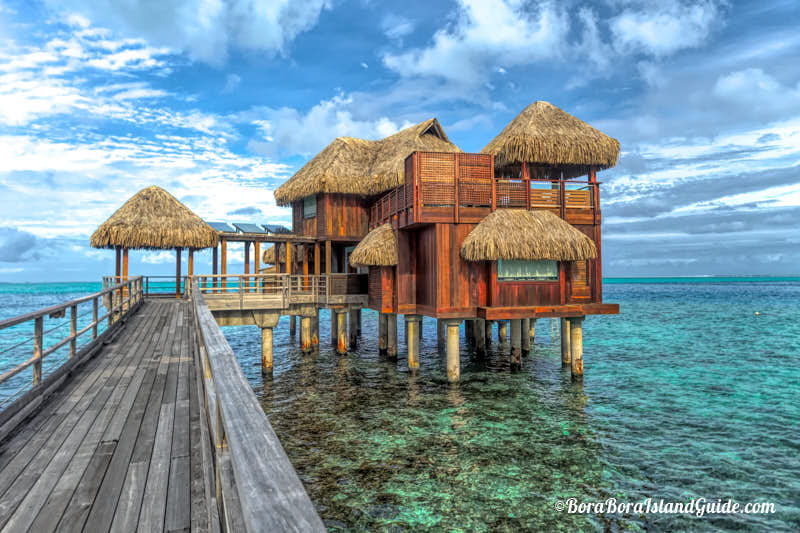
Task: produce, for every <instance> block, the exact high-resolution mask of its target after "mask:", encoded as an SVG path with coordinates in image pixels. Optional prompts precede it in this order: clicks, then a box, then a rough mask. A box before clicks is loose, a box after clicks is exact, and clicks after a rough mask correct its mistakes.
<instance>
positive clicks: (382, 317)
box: [378, 313, 389, 355]
mask: <svg viewBox="0 0 800 533" xmlns="http://www.w3.org/2000/svg"><path fill="white" fill-rule="evenodd" d="M388 327H389V321H388V319H387V318H386V313H380V314H379V315H378V354H380V355H386V344H387V340H388V331H387V329H388Z"/></svg>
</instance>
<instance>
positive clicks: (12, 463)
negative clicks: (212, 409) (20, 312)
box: [0, 300, 218, 532]
mask: <svg viewBox="0 0 800 533" xmlns="http://www.w3.org/2000/svg"><path fill="white" fill-rule="evenodd" d="M190 313H191V308H190V306H189V304H188V303H187V302H186V301H181V300H171V301H169V300H149V301H145V303H144V304H143V307H142V308H141V309H140V310H139V311H138V312H137V313H135V314H134V315H133V316H131V317H130V318H129V319H128V321H127V323H126V324H125V325H124V327H123V329H122V330H121V331H120V332H119V334H117V335H116V337H115V338H114V339H113V340H112V341H111V342H110V343H109V344H108V345H107V346H104V347H103V348H102V349H101V350H100V353H99V354H97V355H96V356H95V357H93V358H92V359H91V360H89V361H87V362H86V363H85V364H84V365H83V366H82V367H80V368H79V369H78V370H77V371H75V373H74V374H73V375H72V376H71V378H70V379H68V380H67V381H66V383H65V385H64V386H63V387H62V388H61V389H60V390H59V391H57V392H55V393H54V394H53V395H52V396H50V397H49V398H48V399H47V400H46V401H45V402H44V403H43V405H42V406H41V407H40V408H39V409H38V410H37V411H36V412H35V413H34V414H32V415H31V416H30V417H29V418H28V419H27V420H26V421H25V422H23V423H22V424H21V425H20V426H18V427H17V429H16V430H15V431H14V433H13V434H12V435H11V436H10V437H8V438H7V439H6V440H5V441H3V442H2V443H0V526H2V528H3V529H2V531H36V532H47V531H87V532H103V531H112V530H114V531H135V530H137V529H138V530H139V531H189V530H192V531H208V530H215V529H218V524H214V522H213V521H214V520H215V518H213V516H215V515H214V513H213V512H212V511H211V509H212V508H213V505H209V502H213V497H214V494H213V492H212V491H213V490H214V489H213V485H212V487H211V488H210V489H209V485H210V484H209V483H208V480H209V479H212V480H213V476H212V477H209V476H210V475H211V474H210V473H209V469H210V468H212V465H208V464H204V463H203V453H202V448H201V447H202V446H203V442H202V436H201V435H202V432H201V406H200V404H199V402H198V388H197V383H198V381H197V380H196V379H195V364H196V361H195V360H194V358H195V356H194V355H193V354H194V350H192V348H191V347H192V346H193V342H194V340H193V336H194V334H195V332H194V328H193V327H192V320H191V314H190Z"/></svg>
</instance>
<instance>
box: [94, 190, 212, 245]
mask: <svg viewBox="0 0 800 533" xmlns="http://www.w3.org/2000/svg"><path fill="white" fill-rule="evenodd" d="M218 241H219V236H218V235H217V232H216V231H214V229H213V228H212V227H211V226H209V225H208V224H206V223H205V222H204V221H203V220H202V219H201V218H200V217H198V216H197V215H195V214H194V213H193V212H192V210H191V209H189V208H188V207H186V206H185V205H183V204H182V203H180V202H179V201H178V200H177V199H176V198H175V197H174V196H172V195H171V194H170V193H168V192H167V191H165V190H164V189H162V188H160V187H147V188H146V189H142V190H141V191H139V192H138V193H136V194H135V195H133V196H132V197H131V198H130V199H129V200H128V201H127V202H125V204H124V205H123V206H122V207H120V208H119V209H117V210H116V211H115V212H114V214H113V215H111V217H110V218H109V219H108V220H106V221H105V222H103V223H102V224H101V225H100V227H99V228H97V230H96V231H95V232H94V233H93V234H92V239H91V245H92V246H93V247H95V248H113V247H115V246H122V247H125V248H145V249H149V250H163V249H169V248H198V249H200V248H209V247H211V246H216V245H217V242H218Z"/></svg>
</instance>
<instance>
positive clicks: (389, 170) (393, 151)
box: [275, 118, 461, 205]
mask: <svg viewBox="0 0 800 533" xmlns="http://www.w3.org/2000/svg"><path fill="white" fill-rule="evenodd" d="M417 150H419V151H431V152H460V151H461V149H460V148H458V146H456V145H455V144H453V143H451V142H450V139H448V137H447V135H446V134H445V132H444V129H443V128H442V126H441V124H439V121H438V120H436V119H435V118H431V119H428V120H426V121H423V122H420V123H419V124H416V125H414V126H410V127H408V128H405V129H403V130H400V131H398V132H397V133H395V134H393V135H390V136H388V137H386V138H384V139H381V140H377V141H368V140H364V139H357V138H355V137H337V138H336V139H334V141H333V142H332V143H330V144H329V145H328V146H326V147H325V148H324V149H323V150H322V151H321V152H320V153H319V154H317V155H316V156H314V157H313V158H312V159H311V160H310V161H309V162H308V163H306V164H305V165H304V166H303V167H302V168H301V169H300V170H298V171H297V172H296V173H295V174H294V176H292V177H291V178H289V180H288V181H287V182H286V183H284V184H283V185H281V186H280V187H278V189H276V190H275V201H276V202H277V203H278V204H279V205H286V204H289V203H291V202H294V201H297V200H300V199H302V198H304V197H306V196H310V195H312V194H319V193H341V194H356V195H359V196H372V195H375V194H380V193H382V192H384V191H388V190H390V189H393V188H394V187H397V186H398V185H401V184H402V183H403V179H404V170H405V169H404V166H403V165H404V162H405V158H406V157H407V156H408V155H409V154H410V153H411V152H414V151H417Z"/></svg>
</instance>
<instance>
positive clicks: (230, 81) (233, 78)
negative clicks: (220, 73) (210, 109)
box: [222, 74, 242, 93]
mask: <svg viewBox="0 0 800 533" xmlns="http://www.w3.org/2000/svg"><path fill="white" fill-rule="evenodd" d="M241 82H242V77H241V76H239V75H238V74H228V77H227V78H225V87H223V88H222V92H223V93H232V92H233V91H235V90H236V88H237V87H238V86H239V84H240V83H241Z"/></svg>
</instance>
